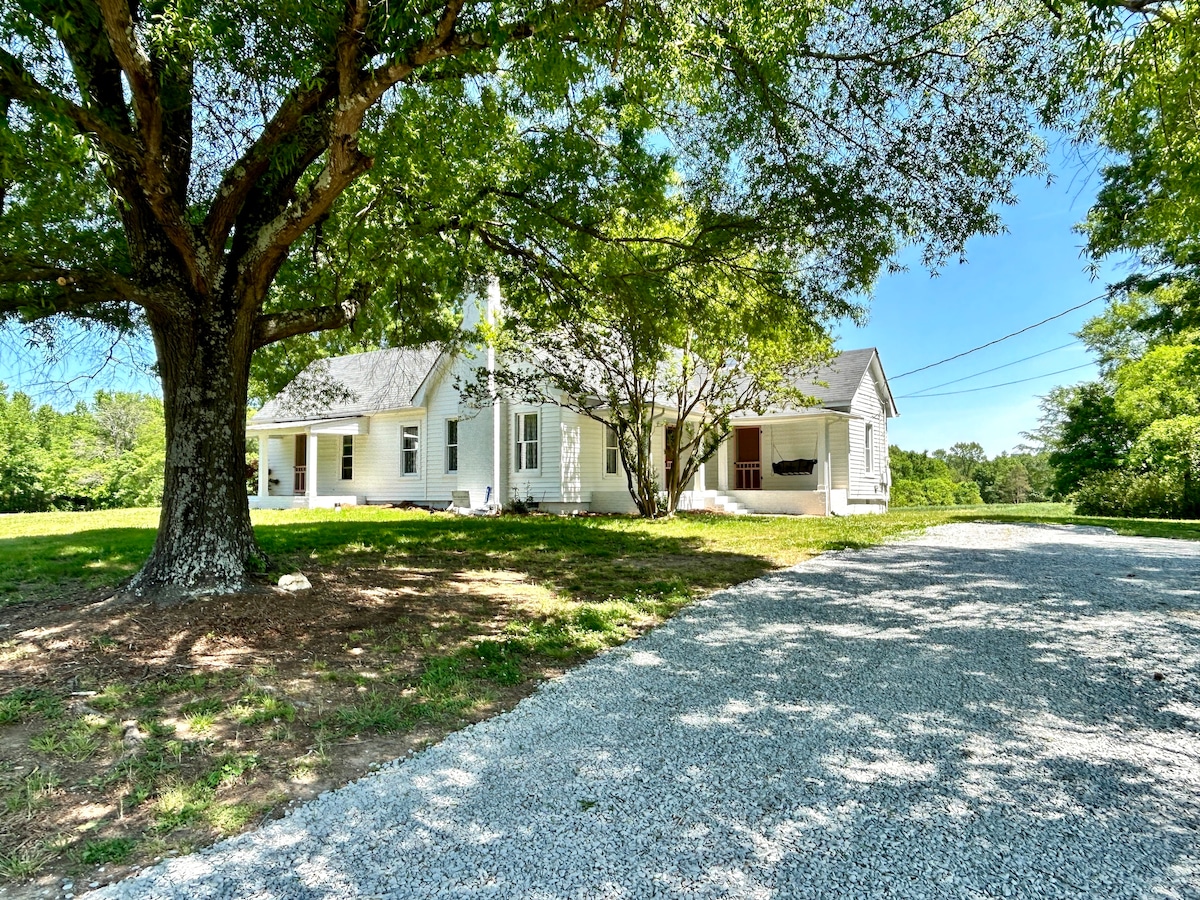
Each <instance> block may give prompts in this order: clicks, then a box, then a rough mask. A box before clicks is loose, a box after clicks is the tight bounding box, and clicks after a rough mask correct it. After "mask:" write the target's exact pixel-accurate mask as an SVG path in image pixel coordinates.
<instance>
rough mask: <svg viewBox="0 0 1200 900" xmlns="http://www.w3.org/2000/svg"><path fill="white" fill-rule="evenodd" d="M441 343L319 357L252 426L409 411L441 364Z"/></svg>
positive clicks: (259, 413) (281, 392)
mask: <svg viewBox="0 0 1200 900" xmlns="http://www.w3.org/2000/svg"><path fill="white" fill-rule="evenodd" d="M441 354H442V349H441V347H440V346H439V345H437V344H423V345H421V346H420V347H396V348H392V349H388V350H374V351H371V352H369V353H354V354H351V355H350V356H336V357H333V358H332V359H320V360H317V361H316V362H314V363H312V364H311V365H309V366H308V367H307V368H306V369H305V370H304V371H303V372H301V373H300V374H299V375H297V376H296V377H295V378H294V379H293V380H292V382H291V383H290V384H289V385H288V386H287V387H285V388H284V389H283V390H282V391H280V392H279V394H278V395H276V396H275V397H272V398H271V399H270V400H269V401H267V403H266V404H264V405H263V408H262V409H260V410H259V411H258V412H257V413H255V414H254V418H253V419H252V420H251V422H252V424H255V425H265V424H271V423H276V422H297V421H303V420H307V419H341V418H349V417H352V416H369V415H372V414H374V413H378V412H383V411H385V410H391V409H408V408H411V407H412V405H413V397H414V395H415V394H416V393H417V389H418V388H419V387H420V386H421V384H422V382H424V381H425V379H426V378H427V377H428V376H429V373H430V372H431V371H432V370H433V367H434V365H435V364H436V363H437V360H438V357H440V356H441Z"/></svg>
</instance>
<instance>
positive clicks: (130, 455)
mask: <svg viewBox="0 0 1200 900" xmlns="http://www.w3.org/2000/svg"><path fill="white" fill-rule="evenodd" d="M165 453H166V437H165V432H164V424H163V406H162V401H161V400H159V399H158V398H156V397H151V396H149V395H148V394H134V393H124V392H119V391H118V392H113V393H107V392H105V391H98V392H97V393H96V394H95V396H94V397H93V399H92V401H91V402H90V403H83V402H80V403H78V404H76V406H75V408H74V409H72V410H70V411H69V412H59V411H58V410H56V409H55V408H54V407H52V406H50V405H48V404H43V405H40V406H39V405H35V404H34V402H33V401H32V400H31V399H30V398H29V396H28V395H27V394H23V393H20V392H17V393H14V394H12V395H11V396H10V395H9V392H8V389H7V387H6V386H5V385H4V384H2V383H0V512H42V511H45V510H52V509H101V508H107V507H118V506H156V505H158V504H159V503H161V502H162V491H163V461H164V459H165Z"/></svg>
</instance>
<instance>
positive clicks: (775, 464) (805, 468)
mask: <svg viewBox="0 0 1200 900" xmlns="http://www.w3.org/2000/svg"><path fill="white" fill-rule="evenodd" d="M816 452H817V448H816V441H815V440H814V441H813V453H816ZM771 453H772V455H774V456H778V457H779V459H777V460H772V462H771V471H772V472H774V473H775V474H776V475H811V474H812V473H813V469H815V468H816V466H817V461H816V459H803V458H801V459H784V458H783V454H782V453H780V452H779V449H778V448H777V447H776V446H775V441H774V440H772V441H771Z"/></svg>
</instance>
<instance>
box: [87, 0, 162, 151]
mask: <svg viewBox="0 0 1200 900" xmlns="http://www.w3.org/2000/svg"><path fill="white" fill-rule="evenodd" d="M99 6H100V15H101V18H102V20H103V22H104V31H105V33H106V34H107V35H108V43H109V46H111V47H112V51H113V55H114V56H115V57H116V58H117V62H118V63H120V65H121V71H122V72H124V73H125V79H126V80H127V81H128V83H129V90H130V92H131V93H132V94H133V108H134V111H135V112H136V114H137V125H138V132H139V134H140V136H141V139H142V144H143V147H144V149H145V152H146V155H147V156H148V157H149V158H150V159H157V158H158V157H159V156H161V154H162V137H163V121H162V102H161V97H160V96H159V85H158V78H157V76H156V75H155V73H154V69H153V66H152V65H151V63H150V56H149V54H147V53H146V50H145V48H144V47H142V43H141V41H140V40H138V36H137V33H136V32H135V31H134V28H133V13H132V12H131V11H130V8H129V2H128V0H99Z"/></svg>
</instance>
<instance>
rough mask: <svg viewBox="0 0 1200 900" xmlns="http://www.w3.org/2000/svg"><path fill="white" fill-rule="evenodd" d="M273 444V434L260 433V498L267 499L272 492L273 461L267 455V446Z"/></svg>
mask: <svg viewBox="0 0 1200 900" xmlns="http://www.w3.org/2000/svg"><path fill="white" fill-rule="evenodd" d="M270 446H271V436H270V435H269V434H266V433H265V432H264V433H260V434H259V436H258V499H259V500H265V499H267V494H269V493H270V492H271V475H270V471H271V462H270V459H269V458H268V455H267V448H268V447H270Z"/></svg>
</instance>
